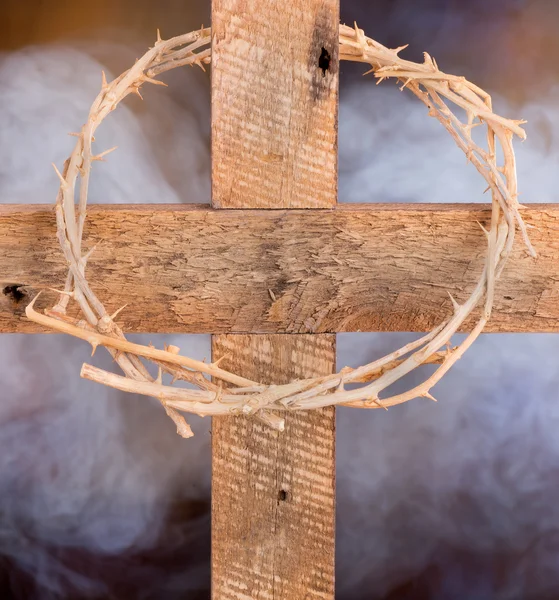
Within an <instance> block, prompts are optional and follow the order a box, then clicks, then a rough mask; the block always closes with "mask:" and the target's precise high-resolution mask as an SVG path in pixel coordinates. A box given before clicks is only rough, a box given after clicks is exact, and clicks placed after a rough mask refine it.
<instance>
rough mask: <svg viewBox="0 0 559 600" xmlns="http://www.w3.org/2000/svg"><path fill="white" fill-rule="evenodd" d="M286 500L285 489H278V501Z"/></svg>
mask: <svg viewBox="0 0 559 600" xmlns="http://www.w3.org/2000/svg"><path fill="white" fill-rule="evenodd" d="M286 500H287V492H286V491H285V490H280V491H279V492H278V502H285V501H286Z"/></svg>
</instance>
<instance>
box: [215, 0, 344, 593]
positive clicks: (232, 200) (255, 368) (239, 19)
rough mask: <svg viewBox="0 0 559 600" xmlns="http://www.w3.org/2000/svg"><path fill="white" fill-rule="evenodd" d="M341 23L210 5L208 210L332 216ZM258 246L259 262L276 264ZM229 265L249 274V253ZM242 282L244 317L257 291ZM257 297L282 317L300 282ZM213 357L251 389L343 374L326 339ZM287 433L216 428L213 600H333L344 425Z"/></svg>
mask: <svg viewBox="0 0 559 600" xmlns="http://www.w3.org/2000/svg"><path fill="white" fill-rule="evenodd" d="M338 23H339V6H338V0H291V1H290V2H285V1H284V0H213V2H212V32H213V40H212V204H213V206H215V207H219V208H258V207H259V208H293V207H299V208H301V207H303V208H327V207H331V206H333V205H335V204H336V194H337V104H338V102H337V101H338V68H337V65H338V57H337V47H338ZM326 55H327V58H326ZM246 226H247V225H246V224H245V225H244V227H246ZM260 236H262V237H261V240H262V244H263V245H262V246H261V248H259V252H258V256H257V257H255V258H257V259H259V260H260V261H266V262H270V263H272V262H275V263H281V262H282V261H283V258H282V257H281V256H280V255H279V254H276V251H277V249H275V248H274V246H273V245H268V244H269V240H268V239H267V232H263V231H261V232H260ZM294 241H295V242H296V240H295V239H294V238H291V239H290V243H291V242H294ZM233 260H234V261H235V262H236V261H243V260H244V258H243V254H242V251H241V250H240V248H239V249H237V253H236V256H235V258H234V259H233ZM243 279H244V286H245V297H247V298H250V300H248V302H247V304H246V306H247V307H248V306H250V304H251V303H252V298H251V294H246V290H247V285H249V284H250V283H251V282H254V281H257V279H255V274H253V273H250V274H248V273H247V276H246V277H243ZM261 283H264V284H265V285H266V286H267V288H268V289H267V293H268V298H269V300H270V301H272V302H277V296H276V295H275V292H274V289H273V288H274V287H275V288H276V291H278V292H279V297H280V299H283V302H284V303H285V300H287V296H285V295H284V290H285V291H287V289H288V287H289V286H290V285H293V283H296V282H292V283H291V284H290V283H289V282H288V280H284V279H278V280H276V281H275V282H274V281H271V280H266V279H264V280H263V281H262V282H261ZM295 289H296V288H292V291H294V290H295ZM290 295H292V294H290ZM296 295H297V294H296ZM274 298H276V300H274ZM281 302H282V300H280V303H281ZM288 303H289V301H288ZM296 303H297V301H295V304H296ZM249 310H250V309H249ZM272 312H273V311H272ZM238 317H241V318H242V316H241V314H240V313H239V314H238ZM272 318H273V317H272ZM212 345H213V348H214V350H215V353H214V355H213V356H214V359H215V358H219V357H220V356H222V355H223V354H224V353H227V352H230V353H231V355H232V356H235V359H232V360H235V361H236V362H235V364H234V366H235V368H237V369H238V370H239V373H245V374H247V375H248V374H249V373H250V374H252V376H253V377H254V379H255V380H268V381H270V382H271V381H272V380H275V381H276V380H277V381H280V380H282V379H283V380H285V381H287V380H289V379H292V378H294V377H297V378H302V377H308V376H312V375H318V374H327V373H331V372H333V369H334V366H335V351H334V347H335V340H334V338H333V336H331V335H319V336H315V337H312V338H309V336H273V335H267V336H264V337H261V336H250V335H242V336H233V335H231V336H226V337H223V336H214V338H213V344H212ZM231 366H233V365H231ZM285 422H286V429H285V431H284V432H283V433H282V434H281V435H279V434H278V433H277V432H276V431H274V430H272V429H271V428H269V427H262V426H261V425H260V424H258V423H257V422H256V421H255V420H254V419H246V418H245V419H240V418H239V417H230V418H226V419H221V420H220V421H219V423H214V431H213V443H212V456H213V459H214V460H213V472H212V481H213V486H214V487H213V494H214V496H213V500H212V597H213V600H225V599H237V600H238V599H241V598H242V599H250V600H260V599H262V600H263V599H268V598H275V599H277V600H284V599H285V600H291V599H295V598H307V599H308V600H312V599H315V598H316V599H318V598H320V599H321V600H328V599H333V598H334V523H335V511H334V489H335V488H334V480H335V477H334V473H335V470H334V441H335V432H334V428H335V412H334V411H333V410H330V411H322V412H319V413H316V414H313V413H311V412H305V413H301V414H298V415H297V414H293V415H288V416H287V417H286V419H285ZM284 496H285V497H284Z"/></svg>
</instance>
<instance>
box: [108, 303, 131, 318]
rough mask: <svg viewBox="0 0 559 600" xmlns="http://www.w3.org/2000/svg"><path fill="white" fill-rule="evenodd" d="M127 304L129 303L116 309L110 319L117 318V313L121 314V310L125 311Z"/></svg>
mask: <svg viewBox="0 0 559 600" xmlns="http://www.w3.org/2000/svg"><path fill="white" fill-rule="evenodd" d="M127 306H128V304H125V305H124V306H121V307H120V308H119V309H118V310H117V311H115V312H114V313H113V314H112V315H111V316H110V319H111V321H114V320H115V319H116V317H117V315H118V314H119V313H120V312H121V311H123V310H124V309H125V308H126V307H127Z"/></svg>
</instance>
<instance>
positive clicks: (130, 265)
mask: <svg viewBox="0 0 559 600" xmlns="http://www.w3.org/2000/svg"><path fill="white" fill-rule="evenodd" d="M489 216H490V215H489V210H488V208H487V206H485V205H456V204H454V205H378V204H376V205H362V204H361V205H345V206H342V207H338V208H336V209H332V210H289V211H283V210H228V211H225V210H220V211H218V210H213V209H211V208H208V207H206V206H180V207H177V206H172V207H171V206H165V205H153V206H146V205H141V206H140V205H138V206H130V205H126V206H101V205H98V206H91V207H90V209H89V214H88V221H87V225H86V227H87V230H86V240H87V241H86V244H85V246H86V249H87V248H90V247H92V246H93V245H95V244H98V247H97V248H96V250H95V252H94V253H93V255H92V257H91V259H90V261H89V265H88V276H89V279H90V281H91V282H92V286H93V288H94V290H95V291H96V292H97V293H98V294H99V296H100V298H101V299H102V300H103V302H105V305H106V306H107V308H108V309H111V310H112V309H117V308H119V307H120V306H122V305H123V304H125V303H129V306H128V307H127V308H126V309H125V310H124V311H123V312H122V313H121V316H120V317H119V319H120V320H121V322H122V324H123V326H124V328H125V330H126V331H130V332H153V333H156V332H168V333H171V332H181V333H209V332H211V333H233V332H246V333H257V332H260V333H318V332H320V333H323V332H343V331H426V330H428V329H430V328H431V327H433V325H435V324H436V323H438V322H439V321H440V320H441V319H442V318H443V317H445V316H447V315H448V314H449V312H450V310H451V303H450V300H449V298H448V295H447V291H449V292H451V293H452V294H453V295H454V296H455V297H456V298H457V299H458V300H461V299H464V298H466V295H467V294H468V293H469V291H470V290H471V289H472V287H473V286H474V283H475V281H476V280H477V278H478V276H479V274H480V271H481V269H482V267H483V261H484V245H485V241H484V236H483V232H482V231H481V229H480V227H479V225H478V222H480V223H485V224H487V223H488V220H489ZM524 216H525V218H526V221H527V222H528V223H530V224H532V225H534V226H535V229H531V230H530V232H531V237H532V241H533V243H534V246H535V248H536V250H537V252H538V258H537V259H533V258H530V257H529V256H528V255H527V254H526V252H525V251H524V248H523V247H522V243H521V241H520V238H519V241H518V243H517V245H516V248H515V253H514V257H513V259H512V260H511V261H510V263H509V264H508V266H507V268H506V271H505V273H504V276H503V278H502V280H501V281H500V282H499V284H498V287H497V294H496V303H495V304H496V306H495V311H494V313H493V318H492V320H491V322H490V324H489V326H488V328H487V330H488V331H493V332H497V331H501V332H502V331H510V332H513V331H522V332H528V331H533V332H536V331H539V332H545V331H547V332H550V331H559V205H531V206H530V208H528V209H526V210H525V211H524ZM65 274H66V269H65V264H64V260H63V258H62V255H61V252H60V250H59V248H58V245H57V241H56V239H55V224H54V212H53V210H52V208H51V207H46V206H19V205H1V206H0V284H1V287H2V292H3V293H2V294H0V331H1V332H36V331H39V329H38V328H37V327H36V326H35V325H34V324H32V323H30V322H28V321H27V320H26V319H25V317H24V308H25V305H26V303H27V302H28V301H29V298H31V297H32V296H34V295H35V294H36V292H37V291H38V290H40V289H44V288H49V287H54V288H60V287H61V286H63V282H64V278H65ZM44 296H45V297H43V298H41V299H40V300H39V302H40V303H42V305H43V306H47V305H49V304H51V303H52V301H53V300H54V294H50V298H47V294H45V295H44Z"/></svg>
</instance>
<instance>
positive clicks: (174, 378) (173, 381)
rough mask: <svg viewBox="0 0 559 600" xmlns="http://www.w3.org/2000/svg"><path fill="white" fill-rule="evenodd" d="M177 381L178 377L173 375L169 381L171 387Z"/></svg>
mask: <svg viewBox="0 0 559 600" xmlns="http://www.w3.org/2000/svg"><path fill="white" fill-rule="evenodd" d="M178 380H179V377H178V375H173V379H171V385H173V384H175V383H176V382H177V381H178Z"/></svg>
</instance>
